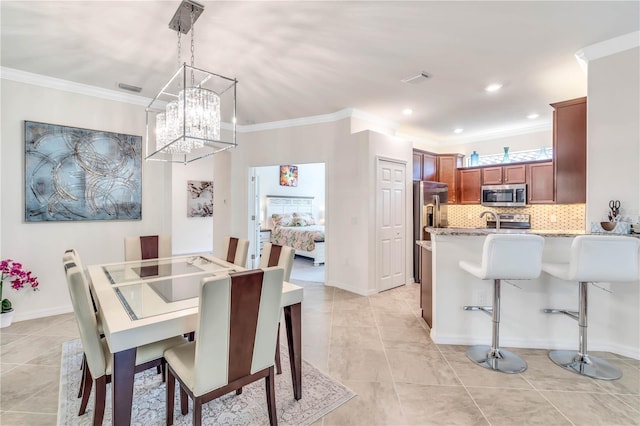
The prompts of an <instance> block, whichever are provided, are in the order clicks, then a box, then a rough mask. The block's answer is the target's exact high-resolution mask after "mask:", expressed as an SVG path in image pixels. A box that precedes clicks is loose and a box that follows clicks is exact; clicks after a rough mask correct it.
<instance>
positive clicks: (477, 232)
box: [424, 226, 640, 238]
mask: <svg viewBox="0 0 640 426" xmlns="http://www.w3.org/2000/svg"><path fill="white" fill-rule="evenodd" d="M424 230H425V231H426V232H429V233H431V234H433V235H466V236H483V235H489V234H495V233H496V230H495V228H452V227H448V228H432V227H429V226H427V227H425V228H424ZM499 232H500V233H501V234H535V235H541V236H543V237H575V236H576V235H589V234H591V233H589V232H585V231H584V230H581V229H571V230H566V229H500V231H499ZM593 235H626V236H629V237H635V238H640V234H604V233H598V234H593Z"/></svg>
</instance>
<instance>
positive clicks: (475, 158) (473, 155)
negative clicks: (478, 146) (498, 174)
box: [471, 151, 480, 166]
mask: <svg viewBox="0 0 640 426" xmlns="http://www.w3.org/2000/svg"><path fill="white" fill-rule="evenodd" d="M479 157H480V155H478V153H477V152H475V151H473V152H472V153H471V165H472V166H477V165H478V158H479Z"/></svg>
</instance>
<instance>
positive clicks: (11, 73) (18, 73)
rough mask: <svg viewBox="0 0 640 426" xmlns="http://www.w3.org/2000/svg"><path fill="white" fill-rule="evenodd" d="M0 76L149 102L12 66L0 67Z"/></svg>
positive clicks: (130, 101) (103, 96)
mask: <svg viewBox="0 0 640 426" xmlns="http://www.w3.org/2000/svg"><path fill="white" fill-rule="evenodd" d="M0 78H2V79H4V80H11V81H16V82H18V83H26V84H31V85H34V86H41V87H46V88H49V89H57V90H61V91H64V92H71V93H77V94H79V95H86V96H92V97H94V98H100V99H106V100H109V101H116V102H123V103H127V104H133V105H139V106H143V107H147V106H148V105H149V103H150V102H151V99H150V98H145V97H143V96H138V95H131V94H129V93H122V92H119V91H116V90H111V89H103V88H101V87H96V86H90V85H88V84H82V83H76V82H75V81H69V80H63V79H61V78H55V77H49V76H46V75H42V74H34V73H31V72H27V71H22V70H17V69H14V68H7V67H0Z"/></svg>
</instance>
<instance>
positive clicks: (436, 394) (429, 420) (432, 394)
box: [396, 383, 489, 425]
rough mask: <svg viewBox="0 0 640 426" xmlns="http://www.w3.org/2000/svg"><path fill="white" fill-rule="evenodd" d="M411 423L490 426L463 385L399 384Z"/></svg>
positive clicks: (405, 409)
mask: <svg viewBox="0 0 640 426" xmlns="http://www.w3.org/2000/svg"><path fill="white" fill-rule="evenodd" d="M396 390H397V392H398V396H399V398H400V405H401V406H402V411H403V413H404V416H405V420H406V424H407V425H488V424H489V423H488V422H487V420H486V419H485V418H484V416H483V415H482V413H481V412H480V410H479V409H478V407H476V405H475V404H474V402H473V400H472V399H471V397H469V394H468V393H467V391H466V390H465V389H464V388H463V387H462V386H432V385H416V384H408V383H396Z"/></svg>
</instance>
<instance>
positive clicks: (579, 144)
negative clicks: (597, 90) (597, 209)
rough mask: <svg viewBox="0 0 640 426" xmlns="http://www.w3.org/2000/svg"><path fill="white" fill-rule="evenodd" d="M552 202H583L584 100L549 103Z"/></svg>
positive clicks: (585, 119) (585, 128)
mask: <svg viewBox="0 0 640 426" xmlns="http://www.w3.org/2000/svg"><path fill="white" fill-rule="evenodd" d="M551 106H552V107H553V108H554V112H553V160H554V161H553V164H554V175H555V202H556V203H558V204H572V203H585V202H586V199H587V194H586V193H587V98H578V99H572V100H570V101H564V102H558V103H555V104H551Z"/></svg>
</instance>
